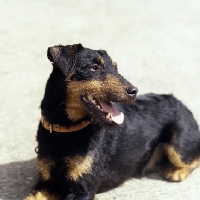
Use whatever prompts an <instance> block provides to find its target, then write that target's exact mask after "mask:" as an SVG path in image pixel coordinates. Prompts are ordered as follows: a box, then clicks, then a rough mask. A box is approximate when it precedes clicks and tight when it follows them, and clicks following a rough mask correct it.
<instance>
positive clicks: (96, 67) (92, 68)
mask: <svg viewBox="0 0 200 200" xmlns="http://www.w3.org/2000/svg"><path fill="white" fill-rule="evenodd" d="M90 69H91V70H92V71H96V70H98V69H99V66H98V65H97V64H95V65H92V66H91V68H90Z"/></svg>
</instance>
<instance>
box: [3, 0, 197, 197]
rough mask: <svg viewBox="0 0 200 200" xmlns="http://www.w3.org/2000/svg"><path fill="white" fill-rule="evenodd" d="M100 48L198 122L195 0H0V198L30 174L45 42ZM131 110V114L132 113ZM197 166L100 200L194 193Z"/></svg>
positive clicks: (24, 189) (22, 188) (21, 187)
mask: <svg viewBox="0 0 200 200" xmlns="http://www.w3.org/2000/svg"><path fill="white" fill-rule="evenodd" d="M74 43H82V44H83V46H85V47H90V48H93V49H106V50H107V52H108V53H109V54H110V55H111V57H112V58H113V60H115V61H117V63H118V67H119V71H120V72H121V73H122V74H123V75H124V76H125V77H126V78H127V79H128V80H129V81H130V82H132V83H133V84H134V85H136V86H137V87H138V88H139V90H140V94H143V93H146V92H156V93H173V94H174V95H175V96H176V97H178V98H179V99H181V100H182V101H183V102H184V103H185V104H186V105H187V106H188V107H189V108H190V109H191V110H192V111H193V113H194V116H195V118H196V119H197V121H198V122H199V124H200V109H199V108H200V101H199V97H200V95H199V87H200V79H199V77H200V1H199V0H196V1H195V0H191V1H187V0H168V1H166V0H163V1H159V0H151V1H149V0H140V1H136V0H126V1H123V0H110V1H107V0H96V1H92V0H85V1H78V0H74V1H69V0H66V1H63V0H62V1H61V0H40V1H39V0H29V1H26V0H21V1H19V0H15V1H11V0H1V1H0V47H1V48H0V61H1V62H0V119H1V120H0V199H1V200H20V199H22V198H23V197H24V195H26V194H27V193H28V191H29V189H30V186H31V184H32V183H33V181H34V179H35V173H36V164H35V158H36V154H35V152H34V148H35V147H36V142H35V135H36V130H37V124H38V121H39V119H40V110H39V104H40V101H41V99H42V97H43V93H44V87H45V82H46V80H47V78H48V76H49V73H50V72H51V68H52V66H51V64H50V63H49V61H48V59H47V58H46V50H47V47H49V46H52V45H56V44H74ZM133 114H134V113H133ZM199 177H200V168H199V169H196V170H195V171H194V172H193V173H192V174H191V176H190V177H189V178H188V179H187V180H186V181H184V182H182V183H168V182H165V181H164V180H162V179H161V177H160V175H158V174H154V175H151V176H150V177H149V178H143V179H132V180H129V181H127V182H126V183H124V184H123V185H122V186H121V187H119V188H116V189H114V190H111V191H109V192H107V193H104V194H99V195H97V197H98V198H99V199H100V200H111V199H115V200H131V199H135V200H141V199H149V200H164V199H168V200H179V199H181V200H188V199H189V200H200V195H199V191H200V178H199Z"/></svg>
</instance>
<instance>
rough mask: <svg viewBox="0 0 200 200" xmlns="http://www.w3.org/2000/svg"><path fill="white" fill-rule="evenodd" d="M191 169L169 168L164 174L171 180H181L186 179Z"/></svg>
mask: <svg viewBox="0 0 200 200" xmlns="http://www.w3.org/2000/svg"><path fill="white" fill-rule="evenodd" d="M190 172H191V170H190V169H189V168H173V167H171V168H168V169H167V170H166V171H165V173H164V176H165V178H166V179H167V180H169V181H174V182H179V181H184V180H185V179H186V178H187V177H188V175H189V174H190Z"/></svg>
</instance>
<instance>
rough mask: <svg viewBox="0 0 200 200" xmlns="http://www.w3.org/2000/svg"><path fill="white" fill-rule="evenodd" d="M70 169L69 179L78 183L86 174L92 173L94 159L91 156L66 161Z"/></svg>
mask: <svg viewBox="0 0 200 200" xmlns="http://www.w3.org/2000/svg"><path fill="white" fill-rule="evenodd" d="M65 162H66V165H67V167H68V171H67V177H68V178H70V179H71V180H73V181H77V180H78V179H79V178H81V177H82V176H83V175H84V174H89V173H91V169H92V163H93V158H92V157H91V156H86V157H84V156H79V155H77V156H74V157H67V158H66V159H65Z"/></svg>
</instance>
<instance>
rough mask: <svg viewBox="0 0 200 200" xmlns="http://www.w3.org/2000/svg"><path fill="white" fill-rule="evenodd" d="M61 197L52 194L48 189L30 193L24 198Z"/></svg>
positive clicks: (47, 198)
mask: <svg viewBox="0 0 200 200" xmlns="http://www.w3.org/2000/svg"><path fill="white" fill-rule="evenodd" d="M60 198H61V197H59V196H56V195H52V194H50V193H48V192H47V191H45V190H43V191H38V192H37V193H36V194H34V195H32V194H30V195H29V196H27V197H26V198H25V199H24V200H59V199H60Z"/></svg>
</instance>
